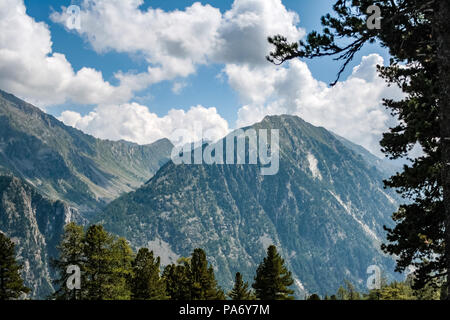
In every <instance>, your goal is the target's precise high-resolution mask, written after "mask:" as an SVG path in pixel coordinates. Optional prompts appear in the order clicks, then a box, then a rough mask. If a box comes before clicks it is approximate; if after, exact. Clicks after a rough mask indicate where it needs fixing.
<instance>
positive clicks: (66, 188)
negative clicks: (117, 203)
mask: <svg viewBox="0 0 450 320" xmlns="http://www.w3.org/2000/svg"><path fill="white" fill-rule="evenodd" d="M172 148H173V145H172V143H171V142H170V141H169V140H167V139H162V140H159V141H157V142H155V143H153V144H150V145H144V146H141V145H137V144H134V143H130V142H125V141H117V142H114V141H107V140H100V139H96V138H94V137H92V136H90V135H87V134H84V133H83V132H81V131H79V130H77V129H74V128H72V127H68V126H66V125H64V124H63V123H62V122H61V121H59V120H57V119H56V118H54V117H53V116H50V115H48V114H45V113H44V112H42V111H41V110H40V109H38V108H36V107H34V106H32V105H30V104H28V103H26V102H24V101H22V100H20V99H18V98H17V97H15V96H13V95H11V94H8V93H5V92H3V91H1V90H0V172H11V173H13V174H14V175H16V176H18V177H22V178H24V179H25V180H27V181H28V182H29V183H31V184H32V185H34V186H35V187H37V188H39V190H40V191H41V192H42V193H44V194H45V195H47V196H48V197H49V198H51V199H60V200H65V201H67V202H68V203H69V204H71V205H72V206H74V207H75V208H77V209H78V210H79V211H81V212H82V213H86V214H88V215H89V214H91V215H92V213H93V212H98V211H99V210H100V209H101V208H102V207H103V206H104V205H105V204H106V203H108V202H109V201H111V200H113V199H115V198H116V197H118V196H119V195H120V194H122V193H124V192H129V191H131V190H133V189H135V188H137V187H139V186H140V185H141V184H142V183H144V182H145V181H148V179H150V177H151V176H152V175H153V174H154V173H155V172H156V171H157V170H158V169H159V167H160V166H161V165H163V164H164V163H165V162H167V161H168V160H169V157H170V152H171V150H172Z"/></svg>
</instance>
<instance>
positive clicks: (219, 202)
mask: <svg viewBox="0 0 450 320" xmlns="http://www.w3.org/2000/svg"><path fill="white" fill-rule="evenodd" d="M250 128H253V129H256V130H258V129H279V130H280V143H279V145H280V168H279V172H278V174H276V175H273V176H263V175H261V174H260V170H259V169H260V165H220V164H212V165H206V164H201V165H189V164H180V165H175V164H174V163H173V162H169V163H167V164H166V165H164V166H163V167H162V168H161V169H160V170H159V171H158V172H157V174H156V175H155V176H154V177H153V178H152V179H151V180H150V181H149V182H148V183H146V184H145V185H144V186H142V187H141V188H139V189H138V190H136V191H135V192H131V193H128V194H126V195H123V196H121V197H120V198H118V199H117V200H115V201H113V202H112V203H110V204H109V205H108V206H107V207H106V209H105V210H104V212H103V213H102V214H101V215H100V217H99V219H98V221H100V222H102V223H104V224H105V226H106V227H107V229H109V230H110V231H112V232H114V233H116V234H118V235H120V236H125V237H126V238H127V239H129V240H130V241H131V242H132V244H133V245H134V246H135V247H141V246H145V247H150V248H151V249H153V250H154V251H155V252H156V253H157V254H158V255H161V256H162V263H163V264H167V263H170V262H174V261H176V259H177V258H178V257H180V256H187V255H188V254H189V253H190V252H191V251H192V250H193V249H194V248H196V247H201V248H204V249H205V250H206V251H207V254H208V257H209V259H210V260H211V262H212V264H213V266H214V267H215V269H216V271H217V275H218V278H219V280H220V283H221V285H222V286H224V287H225V288H229V287H230V286H231V284H232V280H233V276H234V273H235V272H237V271H240V272H242V273H243V274H244V275H245V277H246V279H247V280H250V281H251V280H252V277H253V275H254V272H255V269H256V266H257V264H258V263H259V262H260V261H261V259H262V258H263V256H264V254H265V250H266V248H267V247H268V246H269V245H270V244H272V243H273V244H275V245H277V246H278V247H279V248H280V249H281V252H282V253H283V255H284V257H285V258H286V260H287V263H288V266H289V267H290V269H291V270H292V272H293V275H294V276H295V283H296V287H297V289H298V291H297V292H298V294H299V295H301V293H302V292H305V291H308V292H318V293H321V294H324V293H330V292H335V290H336V289H337V288H338V286H339V285H340V284H342V282H343V280H344V279H348V280H350V281H353V282H354V283H356V284H357V286H359V287H360V288H363V287H364V285H365V283H366V279H367V277H368V275H367V274H366V270H367V267H368V266H370V265H373V264H375V265H378V266H380V267H381V268H382V269H383V270H384V271H385V272H386V273H387V274H388V275H391V274H392V271H393V267H394V263H393V260H392V258H391V257H387V256H385V255H383V254H382V253H381V251H380V249H379V247H380V243H381V242H382V241H383V240H384V239H385V233H384V231H383V225H391V223H392V222H391V219H390V216H391V214H392V212H394V211H395V210H396V209H397V206H398V203H397V201H398V198H397V196H396V195H395V194H394V193H393V192H392V191H387V190H384V189H383V184H382V179H383V178H384V177H385V168H380V167H379V165H378V163H377V161H374V160H375V158H372V157H373V156H371V158H370V159H372V160H373V161H368V160H367V157H368V152H367V151H366V150H364V149H362V150H364V153H363V154H362V153H361V152H358V150H359V149H358V148H355V147H354V144H351V143H350V142H348V141H346V140H342V138H339V137H336V136H335V135H334V134H332V133H330V132H328V131H327V130H325V129H324V128H319V127H314V126H312V125H310V124H308V123H306V122H305V121H303V120H302V119H300V118H298V117H295V116H273V117H266V118H265V119H264V120H263V121H262V122H260V123H257V124H255V125H254V126H252V127H249V128H246V130H247V129H250ZM352 146H353V147H352ZM225 150H226V148H225V147H224V152H225Z"/></svg>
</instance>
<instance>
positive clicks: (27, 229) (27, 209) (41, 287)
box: [0, 176, 82, 298]
mask: <svg viewBox="0 0 450 320" xmlns="http://www.w3.org/2000/svg"><path fill="white" fill-rule="evenodd" d="M80 219H82V218H81V217H80V216H79V215H78V213H77V211H76V210H73V209H71V208H70V207H69V206H68V205H67V204H65V203H64V202H62V201H50V200H48V199H46V198H45V197H43V196H42V195H41V194H40V193H38V192H37V191H36V190H35V188H34V187H33V186H31V185H29V184H28V183H26V182H23V181H22V180H21V179H18V178H16V177H13V176H0V232H3V233H4V234H6V235H7V236H8V237H10V238H11V239H12V240H13V241H14V243H15V244H16V251H17V259H18V261H19V262H20V263H22V264H23V266H24V268H23V270H22V275H23V279H24V281H25V285H26V286H28V287H29V288H30V289H31V296H30V297H31V298H44V297H46V296H47V295H49V294H50V293H52V291H53V286H52V281H51V279H52V270H51V268H50V266H49V259H50V257H55V256H56V254H57V252H56V246H57V244H58V243H59V241H60V236H61V233H62V230H63V228H64V225H65V224H66V223H68V222H69V221H78V222H82V221H80Z"/></svg>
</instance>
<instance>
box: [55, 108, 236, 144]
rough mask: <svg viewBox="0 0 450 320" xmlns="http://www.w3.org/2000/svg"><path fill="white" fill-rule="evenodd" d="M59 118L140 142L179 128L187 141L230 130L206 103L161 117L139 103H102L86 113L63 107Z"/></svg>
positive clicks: (90, 130) (219, 135)
mask: <svg viewBox="0 0 450 320" xmlns="http://www.w3.org/2000/svg"><path fill="white" fill-rule="evenodd" d="M59 119H60V120H61V121H63V122H64V123H65V124H67V125H69V126H72V127H75V128H78V129H80V130H82V131H84V132H87V133H90V134H92V135H94V136H96V137H99V138H102V139H111V140H121V139H123V140H127V141H132V142H135V143H138V144H148V143H152V142H154V141H156V140H158V139H162V138H171V137H172V136H174V135H175V131H179V130H180V129H182V130H184V132H183V133H184V134H187V136H185V137H184V138H185V139H186V140H185V141H186V142H187V141H190V142H195V141H198V140H200V139H202V138H205V139H208V140H213V141H215V140H218V139H220V138H222V137H223V136H225V135H226V134H227V133H228V132H229V128H228V123H227V121H226V120H224V119H223V118H222V117H221V116H220V115H219V114H218V113H217V110H216V108H205V107H203V106H194V107H191V108H190V109H189V110H188V111H184V110H179V109H172V110H170V111H169V112H168V114H167V115H165V116H163V117H158V115H156V114H155V113H152V112H150V111H149V109H148V108H147V107H146V106H143V105H140V104H138V103H126V104H122V105H101V106H99V107H97V108H96V109H95V110H94V111H92V112H90V113H89V114H87V115H85V116H82V115H81V114H79V113H77V112H73V111H64V112H63V113H62V114H61V116H60V118H59ZM199 129H201V130H199ZM203 134H205V136H203ZM173 142H174V143H176V141H173Z"/></svg>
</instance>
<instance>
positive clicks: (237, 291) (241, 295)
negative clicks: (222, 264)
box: [228, 272, 255, 300]
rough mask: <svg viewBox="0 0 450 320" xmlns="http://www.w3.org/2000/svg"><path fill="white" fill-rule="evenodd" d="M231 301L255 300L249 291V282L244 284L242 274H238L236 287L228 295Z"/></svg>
mask: <svg viewBox="0 0 450 320" xmlns="http://www.w3.org/2000/svg"><path fill="white" fill-rule="evenodd" d="M228 296H229V297H230V299H231V300H254V299H255V297H254V295H253V293H252V292H251V290H250V289H249V286H248V282H244V280H243V279H242V275H241V273H240V272H237V273H236V277H235V281H234V287H233V289H232V290H231V291H230V293H228Z"/></svg>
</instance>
